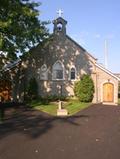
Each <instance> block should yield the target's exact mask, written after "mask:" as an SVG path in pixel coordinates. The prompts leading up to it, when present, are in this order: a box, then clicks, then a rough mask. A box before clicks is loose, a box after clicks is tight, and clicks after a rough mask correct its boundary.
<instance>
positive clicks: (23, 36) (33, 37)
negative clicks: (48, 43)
mask: <svg viewBox="0 0 120 159" xmlns="http://www.w3.org/2000/svg"><path fill="white" fill-rule="evenodd" d="M39 5H40V4H39V3H35V2H31V1H30V0H1V2H0V51H2V52H7V54H8V57H9V58H12V59H15V58H16V55H17V53H24V52H26V50H29V49H30V48H31V47H33V46H35V45H36V44H37V43H39V42H41V41H43V40H44V39H45V38H46V37H47V36H48V30H47V29H46V24H48V22H41V21H40V20H39V19H38V16H39V11H38V10H37V7H38V6H39Z"/></svg>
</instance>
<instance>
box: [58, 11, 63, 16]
mask: <svg viewBox="0 0 120 159" xmlns="http://www.w3.org/2000/svg"><path fill="white" fill-rule="evenodd" d="M57 14H58V16H59V17H62V14H63V11H62V10H61V9H59V10H58V11H57Z"/></svg>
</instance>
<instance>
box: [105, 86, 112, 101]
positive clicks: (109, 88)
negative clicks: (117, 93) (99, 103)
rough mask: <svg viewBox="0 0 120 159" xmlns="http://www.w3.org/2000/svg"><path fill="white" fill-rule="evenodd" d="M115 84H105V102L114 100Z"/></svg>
mask: <svg viewBox="0 0 120 159" xmlns="http://www.w3.org/2000/svg"><path fill="white" fill-rule="evenodd" d="M113 99H114V85H113V84H112V83H105V84H103V102H113Z"/></svg>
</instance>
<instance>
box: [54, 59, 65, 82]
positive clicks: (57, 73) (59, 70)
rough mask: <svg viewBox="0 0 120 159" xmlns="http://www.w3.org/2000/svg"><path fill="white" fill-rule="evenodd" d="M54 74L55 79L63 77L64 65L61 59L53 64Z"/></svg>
mask: <svg viewBox="0 0 120 159" xmlns="http://www.w3.org/2000/svg"><path fill="white" fill-rule="evenodd" d="M52 71H53V72H52V75H53V79H59V80H61V79H63V65H62V63H61V62H60V61H57V62H56V63H55V64H54V65H53V70H52Z"/></svg>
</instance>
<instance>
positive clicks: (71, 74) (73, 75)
mask: <svg viewBox="0 0 120 159" xmlns="http://www.w3.org/2000/svg"><path fill="white" fill-rule="evenodd" d="M70 79H71V80H75V68H74V67H72V68H71V70H70Z"/></svg>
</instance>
